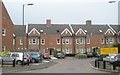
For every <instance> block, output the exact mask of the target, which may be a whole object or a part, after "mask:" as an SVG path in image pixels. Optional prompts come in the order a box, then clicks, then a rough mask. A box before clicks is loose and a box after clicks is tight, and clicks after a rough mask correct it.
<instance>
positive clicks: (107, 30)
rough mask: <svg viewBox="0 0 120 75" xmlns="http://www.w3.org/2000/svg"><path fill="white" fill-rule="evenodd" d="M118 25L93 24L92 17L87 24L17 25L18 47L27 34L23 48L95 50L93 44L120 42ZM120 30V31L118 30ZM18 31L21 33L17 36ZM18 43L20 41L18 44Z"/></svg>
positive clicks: (83, 51) (75, 50)
mask: <svg viewBox="0 0 120 75" xmlns="http://www.w3.org/2000/svg"><path fill="white" fill-rule="evenodd" d="M117 28H118V27H117V25H94V24H92V22H91V20H87V21H86V24H83V25H81V24H71V25H69V24H52V23H51V20H46V24H28V25H26V27H25V26H21V25H15V26H14V34H15V36H16V42H19V43H16V46H15V49H23V46H20V37H21V38H22V37H23V36H22V35H24V44H22V45H24V49H28V50H31V51H40V52H43V53H45V52H49V53H50V54H53V52H54V51H55V50H56V51H62V52H64V53H65V54H76V53H79V52H81V53H86V52H93V48H96V47H97V48H100V47H109V46H111V45H112V44H113V43H115V42H120V37H119V36H116V37H115V34H118V32H119V31H118V29H117ZM119 33H120V32H119ZM18 35H19V36H18ZM18 44H19V45H18Z"/></svg>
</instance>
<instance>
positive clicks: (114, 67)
mask: <svg viewBox="0 0 120 75" xmlns="http://www.w3.org/2000/svg"><path fill="white" fill-rule="evenodd" d="M115 69H116V63H115V62H113V70H115Z"/></svg>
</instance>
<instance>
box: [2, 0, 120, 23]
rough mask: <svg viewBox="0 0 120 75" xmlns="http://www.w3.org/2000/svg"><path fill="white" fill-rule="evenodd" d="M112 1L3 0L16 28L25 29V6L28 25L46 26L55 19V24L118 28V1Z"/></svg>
mask: <svg viewBox="0 0 120 75" xmlns="http://www.w3.org/2000/svg"><path fill="white" fill-rule="evenodd" d="M109 1H110V0H3V3H4V5H5V6H6V9H7V11H8V13H9V15H10V17H11V19H12V21H13V23H14V24H15V25H22V17H23V8H22V6H23V4H28V3H33V4H34V5H32V6H28V5H25V7H24V8H25V9H24V13H25V15H24V17H25V20H24V21H25V24H43V23H46V19H51V21H52V23H53V24H85V21H86V20H92V23H93V24H118V1H117V0H116V2H115V3H108V2H109Z"/></svg>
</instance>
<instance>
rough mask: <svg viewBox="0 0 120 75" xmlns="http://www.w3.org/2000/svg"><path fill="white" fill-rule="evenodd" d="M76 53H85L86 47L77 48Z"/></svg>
mask: <svg viewBox="0 0 120 75" xmlns="http://www.w3.org/2000/svg"><path fill="white" fill-rule="evenodd" d="M76 53H85V49H84V48H77V49H76Z"/></svg>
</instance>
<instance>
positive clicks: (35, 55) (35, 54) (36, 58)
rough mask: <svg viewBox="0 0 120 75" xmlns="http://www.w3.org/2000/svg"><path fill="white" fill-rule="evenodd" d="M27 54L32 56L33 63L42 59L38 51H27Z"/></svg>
mask: <svg viewBox="0 0 120 75" xmlns="http://www.w3.org/2000/svg"><path fill="white" fill-rule="evenodd" d="M28 54H29V55H30V56H31V57H32V62H33V63H35V62H36V63H38V62H40V61H42V60H43V55H42V54H41V53H39V52H28Z"/></svg>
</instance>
